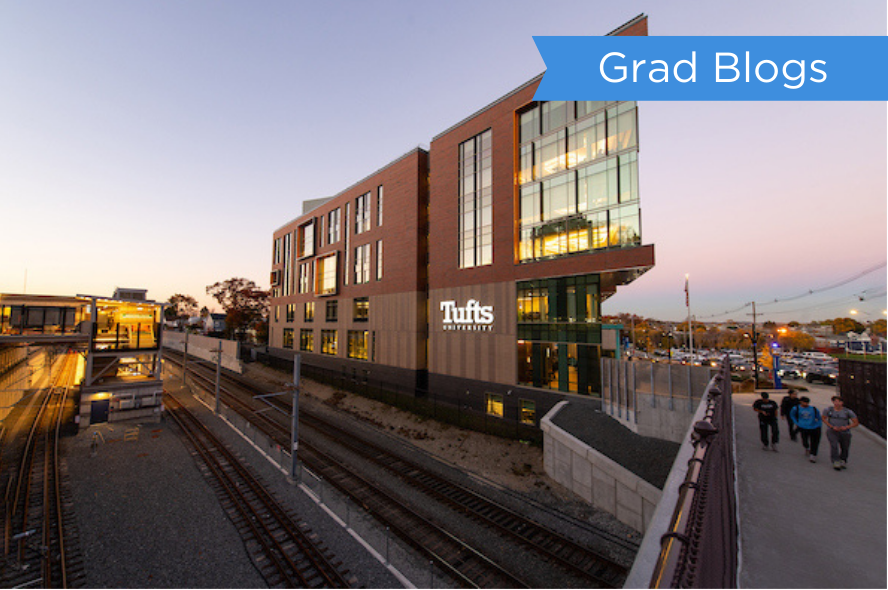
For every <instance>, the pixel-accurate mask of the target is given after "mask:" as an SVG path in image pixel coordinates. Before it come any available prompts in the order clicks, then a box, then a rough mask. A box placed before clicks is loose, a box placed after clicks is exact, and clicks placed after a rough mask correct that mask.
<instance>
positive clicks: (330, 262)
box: [315, 252, 337, 295]
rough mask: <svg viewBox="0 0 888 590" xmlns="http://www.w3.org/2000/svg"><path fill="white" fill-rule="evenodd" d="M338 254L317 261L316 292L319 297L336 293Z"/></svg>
mask: <svg viewBox="0 0 888 590" xmlns="http://www.w3.org/2000/svg"><path fill="white" fill-rule="evenodd" d="M336 260H337V253H335V252H334V253H333V254H331V255H329V256H324V257H323V258H318V259H317V260H315V292H316V293H317V294H318V295H332V294H334V293H336Z"/></svg>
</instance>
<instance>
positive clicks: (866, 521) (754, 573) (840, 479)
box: [733, 383, 888, 588]
mask: <svg viewBox="0 0 888 590" xmlns="http://www.w3.org/2000/svg"><path fill="white" fill-rule="evenodd" d="M790 385H792V384H791V383H790ZM806 387H807V388H808V391H806V392H800V394H799V395H800V396H802V395H806V396H808V397H810V398H811V403H812V405H814V406H816V407H817V408H818V409H820V410H821V411H822V410H823V409H824V408H826V407H828V406H830V405H831V402H830V397H831V396H832V395H835V393H836V389H835V387H827V386H818V385H806ZM785 394H786V393H785V391H781V392H771V399H773V400H774V401H776V402H777V403H780V400H781V399H782V398H783V396H784V395H785ZM733 397H734V411H735V416H734V424H735V428H736V444H737V473H738V482H737V488H738V503H739V513H740V539H741V555H740V559H741V562H740V580H739V582H740V584H739V585H740V587H741V588H885V587H886V554H888V553H886V502H885V500H886V448H885V440H884V439H881V438H880V437H878V436H877V435H875V434H873V433H871V432H869V431H866V430H864V428H863V427H858V428H855V429H854V430H852V433H853V436H852V442H851V448H850V453H849V457H848V468H847V469H846V470H842V471H836V470H834V469H833V467H832V463H831V462H830V460H829V441H828V440H827V438H826V433H825V431H824V433H823V437H822V440H821V443H820V449H819V455H818V462H817V463H810V462H809V461H808V460H807V458H806V457H805V454H804V448H803V447H802V444H801V441H800V440H799V441H797V442H792V441H791V440H790V438H789V433H788V431H787V426H786V422H785V421H784V420H783V419H781V420H780V444H778V445H777V448H778V450H779V452H776V453H775V452H773V451H765V450H762V444H761V440H760V438H759V436H760V435H759V427H758V417H757V415H756V413H755V412H754V411H753V409H752V404H753V402H754V401H755V400H756V399H758V397H759V395H758V394H751V393H746V394H738V393H735V394H734V396H733ZM851 409H854V408H851Z"/></svg>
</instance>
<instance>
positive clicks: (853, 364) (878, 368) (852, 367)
mask: <svg viewBox="0 0 888 590" xmlns="http://www.w3.org/2000/svg"><path fill="white" fill-rule="evenodd" d="M885 367H886V365H885V363H876V362H868V361H861V360H851V359H840V360H839V394H840V395H841V396H842V398H844V400H845V406H846V407H848V408H851V409H852V410H854V412H855V413H856V414H857V418H858V419H859V420H860V423H861V424H863V425H864V426H866V427H867V428H869V429H870V430H872V431H873V432H875V433H876V434H878V435H879V436H881V437H882V438H885V375H886V370H885Z"/></svg>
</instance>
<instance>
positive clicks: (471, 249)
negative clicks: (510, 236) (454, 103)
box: [459, 129, 493, 268]
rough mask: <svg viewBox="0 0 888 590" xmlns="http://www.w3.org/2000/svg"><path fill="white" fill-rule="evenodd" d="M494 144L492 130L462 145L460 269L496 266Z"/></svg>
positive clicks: (460, 149) (460, 151)
mask: <svg viewBox="0 0 888 590" xmlns="http://www.w3.org/2000/svg"><path fill="white" fill-rule="evenodd" d="M492 147H493V141H492V131H491V130H490V129H488V130H487V131H485V132H484V133H480V134H478V135H476V136H475V137H473V138H471V139H469V140H467V141H464V142H463V143H461V144H459V267H460V268H473V267H476V266H485V265H487V264H493V166H492V162H493V150H492Z"/></svg>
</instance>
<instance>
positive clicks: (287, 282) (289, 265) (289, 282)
mask: <svg viewBox="0 0 888 590" xmlns="http://www.w3.org/2000/svg"><path fill="white" fill-rule="evenodd" d="M292 238H293V234H292V232H287V234H285V235H284V248H283V250H284V251H283V253H282V254H283V256H284V297H286V296H287V295H290V294H291V293H292V292H293V256H292V250H291V249H290V244H291V240H292Z"/></svg>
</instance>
